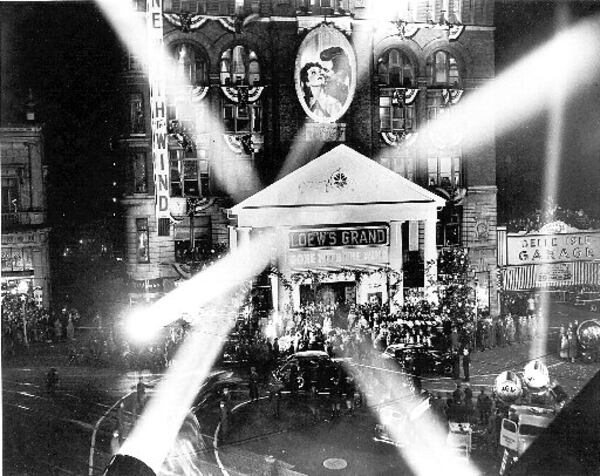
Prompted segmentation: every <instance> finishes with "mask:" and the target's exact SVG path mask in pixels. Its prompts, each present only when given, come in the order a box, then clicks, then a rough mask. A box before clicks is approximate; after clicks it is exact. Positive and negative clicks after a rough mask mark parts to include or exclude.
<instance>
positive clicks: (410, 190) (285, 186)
mask: <svg viewBox="0 0 600 476" xmlns="http://www.w3.org/2000/svg"><path fill="white" fill-rule="evenodd" d="M401 203H415V204H416V203H421V204H424V203H429V204H432V205H433V204H435V205H436V206H438V207H442V206H444V203H445V201H444V200H443V199H442V198H440V197H439V196H437V195H436V194H434V193H432V192H429V191H428V190H426V189H424V188H423V187H421V186H419V185H417V184H415V183H414V182H411V181H410V180H407V179H405V178H404V177H401V176H400V175H398V174H397V173H395V172H393V171H391V170H389V169H387V168H386V167H384V166H382V165H380V164H378V163H377V162H375V161H373V160H371V159H369V158H368V157H366V156H364V155H362V154H359V153H358V152H356V151H355V150H353V149H351V148H349V147H347V146H345V145H339V146H337V147H336V148H335V149H333V150H331V151H329V152H327V153H325V154H323V155H321V156H320V157H317V158H316V159H314V160H312V161H311V162H309V163H308V164H306V165H304V166H303V167H300V168H299V169H297V170H295V171H293V172H291V173H290V174H288V175H286V176H285V177H283V178H282V179H280V180H278V181H277V182H275V183H273V184H272V185H270V186H268V187H266V188H265V189H263V190H261V191H260V192H258V193H256V194H255V195H253V196H251V197H249V198H247V199H246V200H244V201H242V202H241V203H239V204H237V205H236V206H234V207H233V208H232V212H233V214H236V215H238V214H239V213H240V212H242V211H243V210H251V209H268V208H280V207H283V208H290V207H311V206H319V207H323V206H327V205H331V206H335V205H368V204H401Z"/></svg>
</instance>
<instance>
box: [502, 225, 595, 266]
mask: <svg viewBox="0 0 600 476" xmlns="http://www.w3.org/2000/svg"><path fill="white" fill-rule="evenodd" d="M506 241H507V243H506V257H507V264H508V265H522V264H549V263H564V262H569V261H591V260H593V259H596V258H598V257H600V231H591V232H574V233H557V234H535V235H533V234H532V235H507V237H506Z"/></svg>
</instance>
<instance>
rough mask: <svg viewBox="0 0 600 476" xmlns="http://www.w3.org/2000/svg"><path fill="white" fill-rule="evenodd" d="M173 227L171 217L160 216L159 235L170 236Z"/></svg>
mask: <svg viewBox="0 0 600 476" xmlns="http://www.w3.org/2000/svg"><path fill="white" fill-rule="evenodd" d="M170 227H171V219H170V218H159V219H158V236H169V235H170Z"/></svg>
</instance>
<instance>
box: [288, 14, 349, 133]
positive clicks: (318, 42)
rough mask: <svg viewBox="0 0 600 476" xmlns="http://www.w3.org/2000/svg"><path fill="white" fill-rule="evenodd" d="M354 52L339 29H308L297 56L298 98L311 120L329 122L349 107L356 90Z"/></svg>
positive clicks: (295, 80)
mask: <svg viewBox="0 0 600 476" xmlns="http://www.w3.org/2000/svg"><path fill="white" fill-rule="evenodd" d="M356 75H357V66H356V55H355V53H354V49H353V48H352V45H351V44H350V42H349V41H348V39H347V38H346V36H345V35H344V33H342V32H341V31H340V30H338V29H337V28H335V27H334V26H333V25H331V24H321V25H319V26H318V27H316V28H314V29H313V30H311V31H309V32H308V34H307V35H306V37H305V38H304V40H302V43H301V44H300V47H299V48H298V54H297V55H296V65H295V68H294V83H295V87H296V95H297V97H298V101H299V102H300V105H301V106H302V109H304V112H305V113H306V115H307V116H308V117H309V118H310V119H312V120H313V121H314V122H320V123H331V122H336V121H337V120H339V119H340V118H341V117H342V116H343V115H344V114H345V113H346V111H347V110H348V108H349V107H350V104H351V103H352V100H353V99H354V93H355V90H356Z"/></svg>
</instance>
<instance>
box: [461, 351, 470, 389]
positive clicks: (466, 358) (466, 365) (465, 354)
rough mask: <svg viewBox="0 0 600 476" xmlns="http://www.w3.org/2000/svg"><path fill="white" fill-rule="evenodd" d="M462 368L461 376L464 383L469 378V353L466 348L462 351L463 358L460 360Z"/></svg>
mask: <svg viewBox="0 0 600 476" xmlns="http://www.w3.org/2000/svg"><path fill="white" fill-rule="evenodd" d="M462 366H463V375H464V380H465V382H468V381H469V380H470V378H471V373H470V367H471V352H470V351H469V349H468V348H467V347H465V348H464V349H463V358H462Z"/></svg>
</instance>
